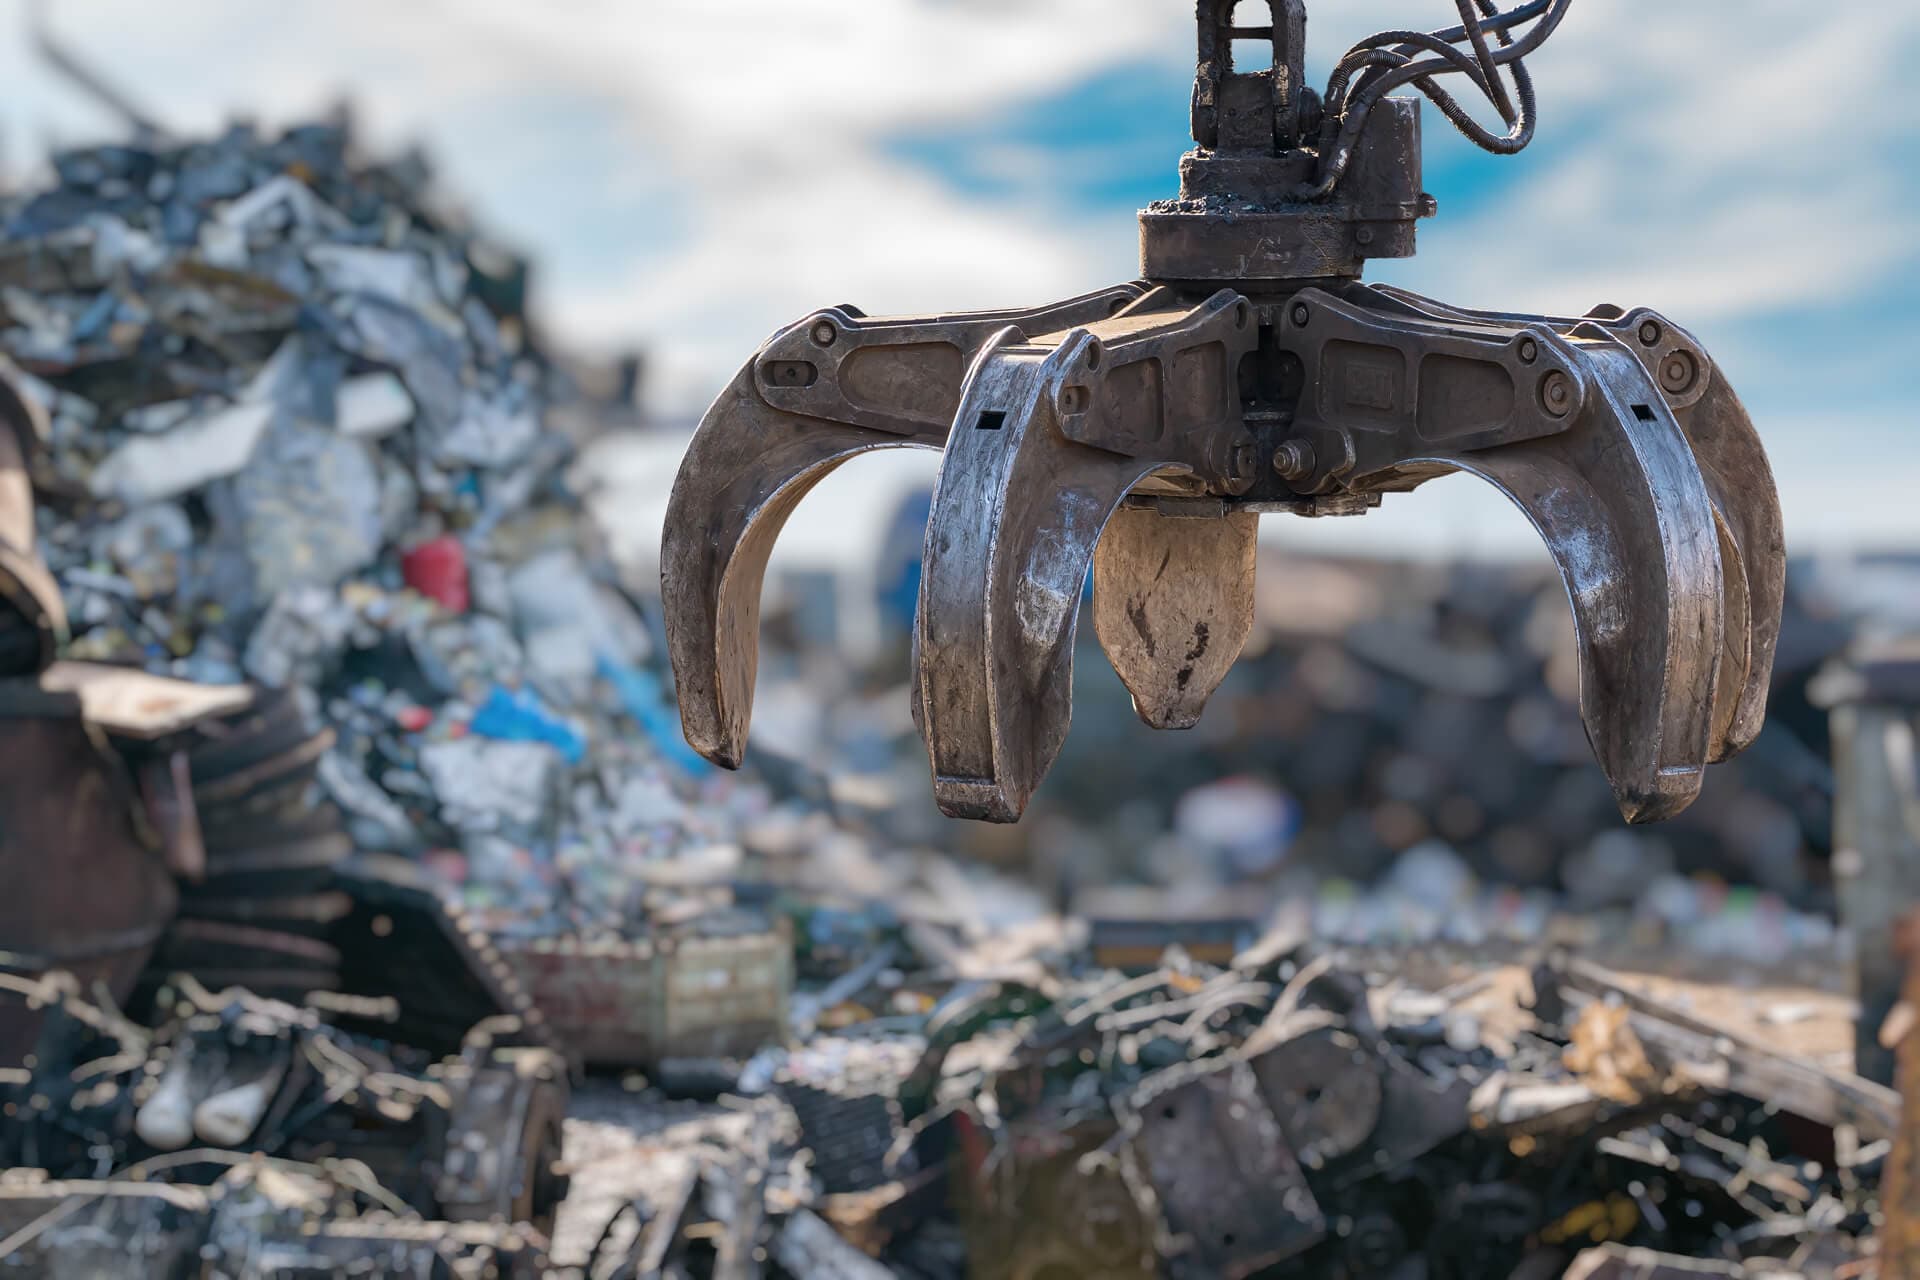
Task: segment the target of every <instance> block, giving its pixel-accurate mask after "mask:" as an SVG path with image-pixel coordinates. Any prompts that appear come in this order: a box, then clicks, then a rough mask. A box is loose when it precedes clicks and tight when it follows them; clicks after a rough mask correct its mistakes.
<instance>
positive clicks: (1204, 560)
mask: <svg viewBox="0 0 1920 1280" xmlns="http://www.w3.org/2000/svg"><path fill="white" fill-rule="evenodd" d="M1259 525H1260V518H1259V517H1258V516H1256V515H1252V514H1244V513H1243V514H1235V515H1229V516H1224V517H1216V518H1212V519H1183V518H1176V517H1169V516H1165V515H1161V514H1160V513H1158V512H1157V511H1154V510H1152V509H1150V508H1141V509H1131V508H1126V509H1122V510H1120V511H1119V512H1116V513H1115V514H1114V517H1113V519H1112V520H1111V521H1109V522H1108V524H1107V528H1106V532H1105V533H1103V534H1101V536H1100V545H1099V546H1098V547H1097V548H1096V549H1095V551H1094V555H1093V625H1094V631H1095V633H1096V634H1097V635H1098V636H1099V637H1100V646H1101V648H1103V649H1104V650H1105V651H1106V654H1107V660H1108V661H1109V662H1111V663H1112V664H1113V669H1114V671H1115V672H1116V673H1118V675H1119V676H1120V681H1121V683H1122V684H1124V685H1126V686H1127V691H1128V692H1129V693H1131V694H1132V695H1133V708H1134V710H1135V711H1136V712H1137V713H1138V714H1139V716H1140V718H1141V719H1142V720H1144V721H1145V722H1146V723H1147V724H1149V725H1151V726H1152V727H1153V728H1155V729H1190V728H1192V727H1193V726H1194V725H1195V724H1197V723H1199V720H1200V713H1201V712H1202V711H1203V710H1205V709H1206V705H1207V699H1208V698H1210V697H1212V696H1213V692H1214V690H1216V689H1218V688H1219V687H1220V682H1221V681H1222V680H1224V679H1226V677H1227V672H1228V671H1230V670H1232V668H1233V664H1234V663H1235V662H1236V661H1237V660H1238V659H1239V657H1240V651H1241V649H1243V648H1245V647H1246V643H1247V637H1248V636H1249V635H1250V634H1251V633H1252V631H1253V579H1254V560H1255V553H1256V542H1257V539H1258V534H1259Z"/></svg>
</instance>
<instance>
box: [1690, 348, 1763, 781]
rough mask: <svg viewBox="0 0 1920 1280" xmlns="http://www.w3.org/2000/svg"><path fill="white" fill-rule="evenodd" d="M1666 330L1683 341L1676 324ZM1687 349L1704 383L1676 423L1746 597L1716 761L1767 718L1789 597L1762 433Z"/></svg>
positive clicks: (1749, 738)
mask: <svg viewBox="0 0 1920 1280" xmlns="http://www.w3.org/2000/svg"><path fill="white" fill-rule="evenodd" d="M1661 323H1663V324H1665V323H1666V322H1665V321H1662V322H1661ZM1667 327H1668V328H1669V330H1670V331H1671V332H1673V333H1675V334H1680V336H1682V337H1684V336H1685V335H1684V334H1683V333H1682V332H1681V331H1680V330H1679V329H1678V328H1677V327H1674V326H1671V325H1668V326H1667ZM1688 341H1689V342H1691V339H1688ZM1693 350H1694V352H1695V353H1697V359H1698V371H1697V376H1698V377H1699V378H1700V379H1701V380H1702V381H1703V382H1704V383H1705V384H1706V386H1705V391H1704V393H1703V394H1702V395H1701V396H1700V398H1699V399H1698V400H1697V401H1695V402H1694V403H1693V404H1692V405H1691V406H1690V407H1688V408H1686V409H1683V410H1681V411H1680V414H1679V418H1680V424H1681V427H1682V429H1683V430H1684V431H1685V432H1686V434H1687V441H1688V443H1689V444H1691V445H1692V446H1693V454H1694V457H1695V458H1696V459H1698V460H1699V463H1700V470H1701V473H1702V474H1703V475H1704V476H1705V477H1706V481H1707V489H1708V491H1709V493H1710V494H1711V495H1712V496H1713V500H1714V505H1715V506H1716V507H1718V508H1719V509H1720V511H1721V513H1722V515H1723V516H1724V518H1725V520H1726V524H1727V535H1728V537H1729V539H1730V540H1731V541H1732V543H1733V545H1734V547H1735V548H1737V551H1738V556H1739V561H1740V566H1741V570H1742V575H1743V577H1744V579H1745V582H1746V593H1747V619H1748V622H1747V631H1748V637H1747V644H1746V649H1747V654H1746V668H1745V674H1744V678H1743V679H1742V680H1741V681H1740V683H1739V686H1738V696H1737V697H1736V698H1735V700H1734V708H1733V712H1732V714H1731V715H1730V716H1728V717H1727V718H1726V722H1725V725H1724V728H1723V730H1722V733H1721V743H1720V748H1721V749H1720V753H1719V754H1717V755H1716V756H1715V759H1725V758H1726V757H1728V756H1732V755H1736V754H1738V753H1739V752H1741V751H1744V750H1746V748H1747V747H1749V746H1751V745H1752V744H1753V740H1754V739H1755V738H1757V737H1759V736H1760V726H1761V724H1762V723H1763V722H1764V721H1765V719H1766V715H1767V692H1768V690H1769V689H1770V688H1771V687H1772V684H1773V659H1774V651H1775V650H1776V649H1777V648H1778V647H1779V644H1780V618H1781V611H1782V608H1783V607H1784V605H1785V602H1786V597H1787V541H1786V524H1785V521H1784V520H1783V518H1782V516H1781V514H1780V492H1779V490H1778V489H1777V488H1776V487H1775V485H1774V481H1773V468H1772V467H1771V466H1770V465H1769V464H1768V462H1767V454H1766V450H1765V448H1764V447H1763V446H1762V445H1761V443H1760V433H1759V432H1758V431H1755V430H1754V427H1753V420H1752V419H1751V418H1749V417H1748V416H1747V410H1746V407H1745V406H1744V405H1742V404H1741V402H1740V397H1739V396H1738V395H1737V394H1736V393H1735V392H1734V389H1733V387H1732V385H1731V384H1729V383H1728V381H1727V379H1726V377H1725V376H1724V375H1723V374H1722V373H1721V372H1720V370H1719V369H1718V368H1717V367H1715V366H1713V365H1712V364H1711V363H1710V362H1709V361H1708V360H1707V359H1706V357H1705V354H1704V353H1703V352H1701V351H1700V348H1699V346H1698V344H1697V343H1695V344H1693ZM1731 624H1732V620H1731V619H1729V625H1731Z"/></svg>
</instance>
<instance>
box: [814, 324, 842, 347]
mask: <svg viewBox="0 0 1920 1280" xmlns="http://www.w3.org/2000/svg"><path fill="white" fill-rule="evenodd" d="M839 332H840V331H839V330H838V329H835V328H834V327H833V321H831V320H822V321H821V322H820V323H818V324H816V325H814V326H813V332H812V333H811V334H810V335H808V336H810V337H811V338H812V339H813V340H814V341H815V342H817V343H818V344H820V345H821V346H823V347H830V346H832V345H833V340H834V339H835V338H836V337H838V336H839Z"/></svg>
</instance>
